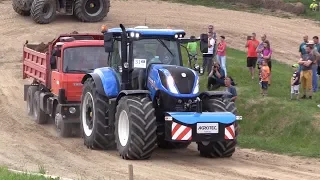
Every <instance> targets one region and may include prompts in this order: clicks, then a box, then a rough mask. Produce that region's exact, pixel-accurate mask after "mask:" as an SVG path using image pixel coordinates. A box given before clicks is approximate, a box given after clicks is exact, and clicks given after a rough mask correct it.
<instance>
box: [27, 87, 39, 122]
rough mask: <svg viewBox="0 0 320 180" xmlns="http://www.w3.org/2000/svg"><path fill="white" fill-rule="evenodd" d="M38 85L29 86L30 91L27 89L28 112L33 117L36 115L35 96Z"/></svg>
mask: <svg viewBox="0 0 320 180" xmlns="http://www.w3.org/2000/svg"><path fill="white" fill-rule="evenodd" d="M37 89H38V87H37V86H29V88H28V91H27V100H26V101H27V113H28V115H29V116H31V117H32V118H33V117H34V113H33V96H34V93H35V92H36V91H37Z"/></svg>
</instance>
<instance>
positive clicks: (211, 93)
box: [199, 91, 232, 99]
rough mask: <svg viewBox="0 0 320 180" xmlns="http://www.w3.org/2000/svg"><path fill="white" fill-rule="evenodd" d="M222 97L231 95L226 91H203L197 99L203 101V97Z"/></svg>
mask: <svg viewBox="0 0 320 180" xmlns="http://www.w3.org/2000/svg"><path fill="white" fill-rule="evenodd" d="M223 95H232V94H231V93H229V92H227V91H204V92H202V93H200V95H199V98H200V99H203V98H205V97H215V98H221V97H222V96H223Z"/></svg>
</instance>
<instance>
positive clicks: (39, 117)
mask: <svg viewBox="0 0 320 180" xmlns="http://www.w3.org/2000/svg"><path fill="white" fill-rule="evenodd" d="M32 106H33V119H34V121H35V122H36V123H37V124H46V123H47V122H48V120H49V119H50V117H49V115H47V114H46V113H45V112H44V111H43V110H41V109H40V91H36V92H35V93H34V96H33V104H32Z"/></svg>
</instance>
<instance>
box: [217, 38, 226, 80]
mask: <svg viewBox="0 0 320 180" xmlns="http://www.w3.org/2000/svg"><path fill="white" fill-rule="evenodd" d="M225 39H226V38H225V37H224V36H220V42H219V43H218V50H217V60H218V62H219V63H220V64H221V67H222V69H223V70H224V73H225V75H226V76H227V67H226V50H227V43H226V42H225Z"/></svg>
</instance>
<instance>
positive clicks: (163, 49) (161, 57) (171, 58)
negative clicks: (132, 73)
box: [133, 39, 181, 68]
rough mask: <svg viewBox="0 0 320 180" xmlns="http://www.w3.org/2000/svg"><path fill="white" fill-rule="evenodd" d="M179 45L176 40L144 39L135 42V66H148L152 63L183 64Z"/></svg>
mask: <svg viewBox="0 0 320 180" xmlns="http://www.w3.org/2000/svg"><path fill="white" fill-rule="evenodd" d="M180 60H181V57H180V53H179V45H178V42H177V41H175V40H166V39H142V40H139V41H134V42H133V68H146V67H147V66H148V64H150V63H163V64H168V65H178V66H180V65H181V61H180Z"/></svg>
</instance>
